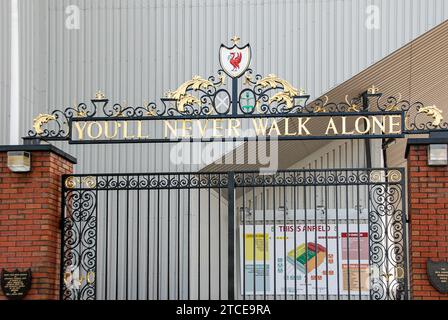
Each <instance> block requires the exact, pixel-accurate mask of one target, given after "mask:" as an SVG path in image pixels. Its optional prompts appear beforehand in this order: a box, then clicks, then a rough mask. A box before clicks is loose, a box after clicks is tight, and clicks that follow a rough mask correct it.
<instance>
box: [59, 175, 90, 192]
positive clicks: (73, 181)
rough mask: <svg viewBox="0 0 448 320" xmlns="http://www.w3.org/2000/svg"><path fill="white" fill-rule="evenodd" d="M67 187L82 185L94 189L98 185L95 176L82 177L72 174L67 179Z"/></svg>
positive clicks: (79, 186)
mask: <svg viewBox="0 0 448 320" xmlns="http://www.w3.org/2000/svg"><path fill="white" fill-rule="evenodd" d="M65 187H66V188H67V189H75V188H82V187H86V188H89V189H92V188H95V187H96V179H95V177H93V176H87V177H82V178H80V177H74V176H70V177H67V178H66V179H65Z"/></svg>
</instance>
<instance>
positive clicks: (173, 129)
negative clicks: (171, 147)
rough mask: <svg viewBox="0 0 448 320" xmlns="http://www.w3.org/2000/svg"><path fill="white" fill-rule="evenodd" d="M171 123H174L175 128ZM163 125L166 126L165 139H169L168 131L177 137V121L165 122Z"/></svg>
mask: <svg viewBox="0 0 448 320" xmlns="http://www.w3.org/2000/svg"><path fill="white" fill-rule="evenodd" d="M170 121H173V122H174V126H172V125H171V124H170ZM163 123H164V124H165V138H169V135H168V129H169V130H170V131H171V134H172V135H173V136H174V137H177V121H176V120H164V121H163Z"/></svg>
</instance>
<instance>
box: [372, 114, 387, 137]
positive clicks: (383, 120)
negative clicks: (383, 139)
mask: <svg viewBox="0 0 448 320" xmlns="http://www.w3.org/2000/svg"><path fill="white" fill-rule="evenodd" d="M372 120H373V125H372V131H373V133H384V132H386V116H382V117H381V121H380V120H379V119H378V118H377V117H376V116H373V117H372ZM376 128H378V129H379V132H377V131H376Z"/></svg>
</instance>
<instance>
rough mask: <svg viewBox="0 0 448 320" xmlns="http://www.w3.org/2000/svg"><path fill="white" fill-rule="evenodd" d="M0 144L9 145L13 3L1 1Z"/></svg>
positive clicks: (5, 0)
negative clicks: (8, 111)
mask: <svg viewBox="0 0 448 320" xmlns="http://www.w3.org/2000/svg"><path fill="white" fill-rule="evenodd" d="M0 41H1V45H0V111H1V115H2V116H0V144H5V143H8V141H9V139H8V134H9V114H8V113H7V110H8V108H9V104H10V100H9V97H10V90H11V87H10V82H11V81H10V79H11V68H10V61H11V1H7V0H1V1H0Z"/></svg>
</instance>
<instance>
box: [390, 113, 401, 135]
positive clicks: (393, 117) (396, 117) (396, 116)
mask: <svg viewBox="0 0 448 320" xmlns="http://www.w3.org/2000/svg"><path fill="white" fill-rule="evenodd" d="M394 120H398V121H397V122H394ZM400 120H401V116H400V115H393V116H390V117H389V129H390V132H389V133H390V134H400V133H401V123H400ZM394 127H398V128H397V130H394Z"/></svg>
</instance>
